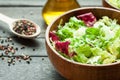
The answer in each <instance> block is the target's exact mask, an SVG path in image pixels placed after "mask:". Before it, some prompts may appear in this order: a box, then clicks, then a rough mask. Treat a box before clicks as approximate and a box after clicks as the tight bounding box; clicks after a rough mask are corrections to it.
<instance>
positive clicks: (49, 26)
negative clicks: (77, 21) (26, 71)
mask: <svg viewBox="0 0 120 80" xmlns="http://www.w3.org/2000/svg"><path fill="white" fill-rule="evenodd" d="M84 9H103V10H110V11H115V12H119V13H120V11H119V10H116V9H112V8H105V7H83V8H77V9H73V10H70V11H67V12H65V13H64V14H62V15H61V16H59V17H57V18H56V19H55V20H53V22H52V23H51V24H50V25H48V27H47V29H46V32H45V41H46V43H47V44H48V46H49V47H50V48H51V50H52V51H53V52H54V53H55V54H56V55H57V56H58V57H60V58H62V59H63V60H65V61H67V62H69V63H72V64H74V65H78V66H79V65H81V66H85V67H87V66H91V67H109V66H115V65H119V64H120V62H115V63H111V64H100V65H95V64H84V63H79V62H75V61H72V60H69V59H67V58H65V57H64V56H62V55H61V54H59V53H58V52H57V51H56V50H55V49H54V48H53V46H52V45H51V43H50V40H49V31H50V28H51V26H52V25H53V24H54V22H55V21H56V20H57V19H59V18H61V17H62V16H64V15H67V14H69V13H72V12H75V11H80V10H84Z"/></svg>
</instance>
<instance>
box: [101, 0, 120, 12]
mask: <svg viewBox="0 0 120 80" xmlns="http://www.w3.org/2000/svg"><path fill="white" fill-rule="evenodd" d="M102 4H103V6H104V7H108V8H113V9H117V10H120V8H117V7H116V6H113V5H112V4H110V3H109V1H108V0H102Z"/></svg>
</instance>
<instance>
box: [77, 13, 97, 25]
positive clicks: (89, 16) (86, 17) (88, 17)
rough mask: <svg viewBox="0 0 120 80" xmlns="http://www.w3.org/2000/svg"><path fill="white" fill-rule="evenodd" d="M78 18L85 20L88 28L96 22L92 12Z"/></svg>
mask: <svg viewBox="0 0 120 80" xmlns="http://www.w3.org/2000/svg"><path fill="white" fill-rule="evenodd" d="M77 18H78V19H81V20H83V21H84V22H85V24H86V26H93V25H94V23H95V22H96V17H95V16H94V15H93V14H92V13H91V12H89V13H85V14H82V15H78V16H77Z"/></svg>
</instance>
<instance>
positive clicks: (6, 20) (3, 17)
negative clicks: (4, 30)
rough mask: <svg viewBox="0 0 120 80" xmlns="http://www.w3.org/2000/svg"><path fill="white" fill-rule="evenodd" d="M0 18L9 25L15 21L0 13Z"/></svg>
mask: <svg viewBox="0 0 120 80" xmlns="http://www.w3.org/2000/svg"><path fill="white" fill-rule="evenodd" d="M0 20H1V21H3V22H5V23H7V24H8V25H10V24H12V22H13V21H14V19H12V18H10V17H8V16H6V15H4V14H2V13H0Z"/></svg>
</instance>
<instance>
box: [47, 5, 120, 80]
mask: <svg viewBox="0 0 120 80" xmlns="http://www.w3.org/2000/svg"><path fill="white" fill-rule="evenodd" d="M88 12H92V13H93V14H94V15H95V16H96V17H97V19H99V18H101V17H102V16H108V17H110V18H112V19H117V20H118V23H119V24H120V11H118V10H115V9H110V8H103V7H86V8H78V9H74V10H71V11H69V12H66V13H65V14H63V15H61V16H60V17H58V18H57V19H56V20H55V21H53V23H52V24H51V25H49V26H48V27H47V30H46V35H45V41H46V49H47V53H48V57H49V59H50V61H51V63H52V64H53V66H54V67H55V69H56V70H57V71H58V72H59V73H60V74H61V75H62V76H63V77H65V78H66V79H68V80H120V63H118V62H116V63H112V64H105V65H91V64H81V63H78V62H74V61H71V60H69V59H67V58H65V57H63V56H61V55H60V54H59V53H58V52H57V51H56V50H55V49H54V48H53V47H52V45H51V43H50V40H49V32H50V31H53V30H57V26H58V25H59V23H60V20H61V19H63V22H64V23H65V22H67V21H68V19H69V18H70V17H71V16H75V15H77V14H84V13H88Z"/></svg>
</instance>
